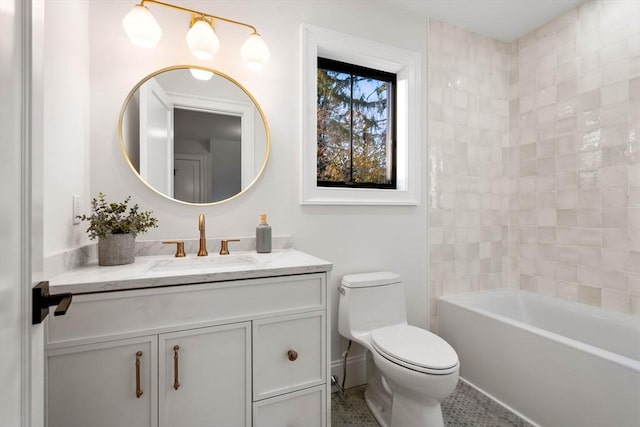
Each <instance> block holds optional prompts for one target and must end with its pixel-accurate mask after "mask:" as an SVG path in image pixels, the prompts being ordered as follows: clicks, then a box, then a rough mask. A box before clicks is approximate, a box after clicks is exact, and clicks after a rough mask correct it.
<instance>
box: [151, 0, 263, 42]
mask: <svg viewBox="0 0 640 427" xmlns="http://www.w3.org/2000/svg"><path fill="white" fill-rule="evenodd" d="M145 3H153V4H157V5H160V6H164V7H168V8H170V9H176V10H180V11H182V12H187V13H191V14H195V15H200V16H202V17H204V18H210V19H217V20H220V21H224V22H228V23H230V24H235V25H240V26H242V27H246V28H249V29H250V30H251V31H252V34H258V30H257V29H256V27H254V26H253V25H249V24H245V23H244V22H240V21H234V20H233V19H227V18H223V17H222V16H216V15H211V14H209V13H205V12H200V11H199V10H194V9H189V8H186V7H182V6H177V5H175V4H171V3H166V2H162V1H158V0H141V1H140V6H144V4H145Z"/></svg>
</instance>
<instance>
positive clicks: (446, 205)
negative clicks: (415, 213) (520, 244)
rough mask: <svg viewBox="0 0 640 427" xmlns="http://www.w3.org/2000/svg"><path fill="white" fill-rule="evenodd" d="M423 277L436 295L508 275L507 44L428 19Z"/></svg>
mask: <svg viewBox="0 0 640 427" xmlns="http://www.w3.org/2000/svg"><path fill="white" fill-rule="evenodd" d="M428 43H429V47H428V49H429V56H428V67H429V106H428V108H429V122H428V124H429V252H430V255H429V256H430V263H429V276H430V285H431V293H430V295H431V324H432V329H435V328H436V320H437V318H436V314H437V313H436V307H435V301H436V298H437V297H438V296H440V295H447V294H452V293H460V292H468V291H474V290H479V289H488V288H495V287H500V286H502V285H503V283H504V277H503V276H504V274H505V273H506V272H507V271H508V270H506V269H505V268H504V267H505V262H506V261H507V260H508V258H507V257H506V255H507V244H508V227H507V225H508V197H507V193H506V187H505V186H506V183H507V181H506V172H507V170H506V168H505V164H504V162H503V152H504V151H505V150H507V145H508V135H509V74H508V70H509V46H508V45H507V44H505V43H502V42H498V41H495V40H492V39H489V38H486V37H482V36H479V35H476V34H473V33H469V32H466V31H463V30H460V29H458V28H456V27H453V26H450V25H448V24H444V23H441V22H438V21H434V20H432V21H430V22H429V41H428Z"/></svg>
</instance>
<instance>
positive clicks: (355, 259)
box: [46, 0, 429, 360]
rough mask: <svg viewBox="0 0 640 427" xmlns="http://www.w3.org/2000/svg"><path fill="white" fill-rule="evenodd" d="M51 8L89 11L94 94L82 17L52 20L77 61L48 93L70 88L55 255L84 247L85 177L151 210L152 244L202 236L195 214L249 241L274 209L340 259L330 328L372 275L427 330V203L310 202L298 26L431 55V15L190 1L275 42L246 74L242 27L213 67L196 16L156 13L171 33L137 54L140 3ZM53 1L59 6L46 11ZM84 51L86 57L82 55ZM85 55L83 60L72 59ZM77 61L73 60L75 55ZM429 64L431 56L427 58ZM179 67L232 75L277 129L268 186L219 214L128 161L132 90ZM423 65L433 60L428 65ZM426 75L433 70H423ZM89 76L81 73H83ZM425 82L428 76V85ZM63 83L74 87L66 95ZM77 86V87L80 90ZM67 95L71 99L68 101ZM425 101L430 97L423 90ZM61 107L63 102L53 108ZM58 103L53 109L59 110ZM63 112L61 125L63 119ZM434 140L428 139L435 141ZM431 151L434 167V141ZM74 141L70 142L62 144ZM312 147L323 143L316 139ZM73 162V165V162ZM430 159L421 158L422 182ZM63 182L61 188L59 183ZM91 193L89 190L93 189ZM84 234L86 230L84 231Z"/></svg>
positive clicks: (57, 47) (52, 204)
mask: <svg viewBox="0 0 640 427" xmlns="http://www.w3.org/2000/svg"><path fill="white" fill-rule="evenodd" d="M51 3H52V4H53V5H54V6H52V9H54V8H55V9H58V10H61V9H64V11H65V13H68V12H69V11H70V10H75V11H77V12H78V13H80V11H82V10H83V8H86V7H88V8H89V22H88V31H89V69H90V82H89V84H90V87H89V90H88V91H87V90H86V80H85V77H86V76H85V75H84V74H82V72H80V73H78V70H84V72H86V68H83V65H84V66H85V67H86V62H85V58H84V56H83V55H84V53H83V52H85V51H84V50H83V49H84V48H85V46H83V42H82V40H84V37H82V36H81V37H74V40H75V41H74V40H66V39H64V40H63V39H62V36H64V35H65V34H67V33H71V32H70V31H68V30H66V31H67V33H65V32H64V31H62V29H66V28H69V27H68V26H69V25H71V23H74V22H75V23H76V25H82V24H81V23H82V22H86V21H82V20H78V21H75V20H74V19H75V18H73V16H71V15H65V16H62V14H54V12H55V11H52V14H51V15H50V16H49V17H48V19H49V20H50V21H52V22H51V25H52V26H55V27H56V28H57V29H58V28H59V29H60V30H61V31H59V32H56V34H57V36H58V37H59V39H56V41H55V43H54V40H51V46H50V48H49V49H47V51H48V52H49V53H50V55H51V58H50V62H54V61H55V62H57V61H60V63H62V62H67V63H72V64H78V63H80V64H78V65H77V66H75V67H69V66H66V67H64V69H51V70H50V74H49V75H48V77H47V78H48V80H47V83H48V84H47V87H48V88H49V90H50V91H52V92H55V91H60V92H63V91H64V92H63V93H58V94H56V96H55V98H50V101H49V102H50V103H49V104H48V105H51V106H52V105H55V107H56V108H55V109H53V108H51V111H50V114H51V115H52V117H51V120H50V123H49V127H48V128H47V138H48V139H49V140H50V141H54V142H56V146H58V147H57V149H53V150H51V152H47V157H46V161H47V165H48V169H49V170H50V171H49V172H48V176H49V177H50V181H51V185H49V188H48V190H47V194H48V195H47V199H46V208H47V211H49V212H51V215H52V216H51V217H50V218H49V219H48V220H47V224H46V231H47V235H46V242H47V247H48V248H49V250H50V251H51V250H54V249H58V248H70V247H73V246H75V245H76V242H77V239H75V238H73V236H75V234H74V233H75V232H74V229H73V228H72V226H71V225H70V217H71V215H70V213H68V210H69V206H70V200H71V194H72V193H74V192H81V191H83V190H84V189H83V188H82V187H80V186H79V184H78V182H79V181H78V180H81V181H82V182H84V183H86V182H87V181H89V182H90V192H89V195H90V196H91V195H95V194H96V193H97V192H98V191H102V192H105V193H106V194H107V195H108V197H109V198H110V199H123V198H124V197H126V196H127V195H129V194H131V195H132V196H133V198H134V200H135V201H136V202H137V203H139V204H140V205H141V207H142V208H143V209H153V210H154V212H155V214H156V215H157V217H158V218H159V222H160V226H159V228H158V229H156V230H152V232H150V233H148V234H146V235H144V236H142V238H143V239H151V240H156V239H169V238H194V237H196V236H197V232H198V230H197V216H198V214H199V213H201V212H202V213H204V214H206V215H207V226H208V227H207V235H208V236H209V237H237V236H251V235H253V233H254V229H255V226H256V224H257V223H258V215H259V213H260V212H267V213H268V215H269V223H270V224H271V226H272V227H273V230H274V234H277V235H283V234H290V235H293V236H294V240H295V247H296V248H298V249H300V250H302V251H305V252H308V253H310V254H313V255H316V256H318V257H321V258H324V259H327V260H329V261H332V262H333V263H334V270H333V272H332V275H331V283H330V286H329V289H330V294H329V300H330V304H331V305H332V306H333V308H332V319H331V321H332V323H333V324H334V325H335V324H336V322H337V300H338V298H337V295H338V293H337V291H336V287H337V286H338V284H339V280H340V278H341V276H343V275H344V274H347V273H354V272H359V271H372V270H392V271H395V272H397V273H400V274H401V275H402V276H403V277H404V279H405V281H406V284H407V302H408V313H409V320H410V322H412V323H414V324H417V325H420V326H423V327H426V326H428V321H429V320H428V319H429V308H428V303H427V300H428V291H427V264H426V260H427V249H426V248H427V213H426V199H425V198H424V196H423V198H422V203H421V204H420V206H414V207H397V206H396V207H393V206H385V207H348V206H336V207H331V206H304V207H303V206H301V205H300V204H299V188H298V185H299V184H298V181H299V168H300V164H299V163H300V162H299V157H300V144H301V141H300V136H299V135H300V132H301V130H300V126H301V123H300V121H301V119H300V117H301V113H300V93H301V91H300V84H301V83H300V82H301V76H300V71H299V70H300V36H299V34H300V24H301V23H303V22H306V23H310V24H313V25H317V26H321V27H325V28H329V29H332V30H336V31H340V32H344V33H349V34H353V35H357V36H359V37H364V38H369V39H372V40H374V41H380V42H383V43H386V44H390V45H397V46H399V47H402V48H405V49H409V50H413V51H417V52H422V53H423V54H424V57H425V58H426V23H425V21H424V19H422V18H418V17H415V16H412V15H410V14H407V13H405V12H399V11H397V10H396V9H395V8H393V7H391V6H387V5H381V4H376V3H374V2H366V3H363V2H361V1H341V2H326V1H233V2H232V1H226V2H216V3H211V2H205V1H186V0H185V1H180V2H179V3H180V4H181V5H183V6H185V7H191V8H195V9H201V10H204V11H206V12H209V13H212V14H217V15H221V16H225V17H228V18H231V19H237V20H241V21H244V22H249V23H251V24H253V25H255V26H256V27H257V28H258V30H259V31H260V33H261V34H262V35H263V37H264V39H265V40H266V42H267V43H268V46H269V49H270V51H271V61H270V62H269V64H268V66H267V67H266V68H265V69H264V70H263V71H261V72H255V71H250V70H248V69H246V68H245V66H244V65H243V64H242V63H241V60H240V58H239V54H238V51H239V47H240V45H241V43H242V42H243V41H244V38H245V37H246V32H245V30H244V29H242V28H240V27H234V26H229V25H225V24H224V23H219V24H218V25H217V26H216V31H217V32H218V36H219V38H220V40H221V47H220V51H219V52H218V55H217V57H216V58H215V59H214V60H213V61H209V62H205V61H200V60H196V59H195V58H193V57H192V56H191V54H190V53H189V51H188V49H187V47H186V44H185V42H184V34H185V32H186V30H187V23H188V16H187V15H186V14H182V13H178V12H176V11H172V10H169V9H165V8H161V7H158V6H154V5H149V8H150V9H151V10H152V12H153V14H154V15H155V16H156V18H157V20H158V21H159V23H160V25H161V26H162V28H163V33H164V34H163V38H162V40H161V41H160V43H159V44H158V46H157V47H156V48H155V49H154V50H143V49H139V48H137V47H135V46H133V45H132V44H131V43H130V42H129V41H128V39H127V38H126V35H125V33H124V31H123V29H122V25H121V21H122V18H123V16H124V15H125V14H126V13H127V12H128V10H129V9H130V8H131V7H132V6H133V4H134V2H132V1H131V0H126V1H119V0H118V1H114V0H92V1H91V2H85V1H81V0H78V1H66V2H61V3H60V4H58V2H51ZM48 5H49V3H48ZM78 52H80V53H78ZM73 55H79V58H78V59H73V58H71V56H73ZM68 56H69V58H67V57H68ZM425 61H426V60H425ZM176 64H198V65H204V66H209V67H212V68H215V69H218V70H220V71H222V72H224V73H226V74H229V75H231V76H233V77H234V78H235V79H237V80H238V81H239V82H240V83H242V84H243V85H244V86H245V87H246V88H248V90H249V91H251V92H252V93H253V95H254V96H255V97H256V99H257V101H258V102H259V103H260V105H261V106H262V108H263V109H264V112H265V114H266V117H267V119H268V122H269V127H270V131H271V144H272V145H271V156H270V159H269V163H268V165H267V167H266V169H265V171H264V174H263V176H262V177H261V179H260V180H259V181H258V182H257V183H256V185H255V186H254V187H253V188H251V189H250V190H249V191H248V192H247V193H246V194H244V195H242V196H241V197H238V198H237V199H235V200H232V201H230V202H227V203H224V204H221V205H217V206H209V207H195V206H185V205H182V204H178V203H175V202H171V201H169V200H166V199H164V198H162V197H161V196H159V195H157V194H156V193H154V192H153V191H151V190H150V189H148V188H147V187H146V186H145V185H144V184H142V183H141V182H140V181H139V180H138V179H137V178H136V177H135V176H134V174H133V172H132V171H131V170H130V168H129V167H128V165H127V163H126V161H125V160H124V158H123V156H122V153H121V150H120V144H119V141H118V137H117V135H118V130H117V120H118V115H119V113H120V109H121V106H122V103H123V101H124V99H125V97H126V96H127V94H128V92H129V90H130V89H131V88H132V87H133V86H134V85H135V84H136V83H137V82H138V81H139V80H140V79H141V78H143V77H144V76H146V75H147V74H149V73H150V72H152V71H154V70H157V69H160V68H163V67H166V66H170V65H176ZM423 65H425V64H423ZM423 69H426V67H424V66H423ZM77 74H80V75H77ZM424 77H425V76H423V78H424ZM60 82H65V83H69V84H65V85H63V86H64V88H63V87H60V86H61V85H60ZM72 82H73V83H74V85H71V84H70V83H72ZM422 87H426V85H423V86H422ZM63 95H64V96H63ZM423 97H425V96H424V94H423ZM54 99H55V102H54ZM87 99H90V110H89V116H90V127H89V129H86V128H84V127H83V125H84V124H86V114H87V109H86V103H87ZM51 103H53V104H51ZM58 113H60V117H56V118H55V120H54V117H53V115H54V114H58ZM87 131H88V132H89V138H88V141H89V142H90V162H89V166H90V167H89V168H88V169H89V170H88V173H86V174H83V171H84V167H85V159H84V156H83V152H84V146H83V144H82V143H83V142H84V141H86V139H84V138H83V136H85V135H86V132H87ZM425 141H426V136H425ZM425 141H423V153H424V154H423V155H422V156H421V158H423V159H426V149H425V148H424V147H425V145H426V142H425ZM63 142H64V144H70V145H64V146H63ZM308 143H314V141H308ZM63 160H64V161H63ZM425 171H426V161H424V160H423V162H422V177H423V182H424V181H425V180H426V174H425ZM54 179H55V181H54ZM83 194H84V192H83ZM83 229H84V227H82V230H83ZM333 330H334V333H333V339H332V349H333V359H334V360H336V359H339V356H340V354H341V352H342V351H343V349H344V343H342V342H341V341H340V338H339V336H338V334H337V332H336V327H335V326H334V327H333Z"/></svg>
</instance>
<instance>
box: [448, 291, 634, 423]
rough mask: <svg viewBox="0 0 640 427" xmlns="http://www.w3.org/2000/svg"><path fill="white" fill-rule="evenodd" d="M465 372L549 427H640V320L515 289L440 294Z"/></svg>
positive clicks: (486, 389)
mask: <svg viewBox="0 0 640 427" xmlns="http://www.w3.org/2000/svg"><path fill="white" fill-rule="evenodd" d="M438 332H439V334H440V335H441V336H442V337H443V338H444V339H445V340H447V341H448V342H449V343H450V344H451V345H452V346H453V348H454V349H455V350H456V351H457V352H458V356H459V358H460V376H461V377H462V378H463V379H464V380H465V381H467V382H469V383H470V384H471V385H472V386H474V387H476V388H478V389H479V390H480V391H482V392H484V393H486V394H487V395H489V396H490V397H491V398H493V399H494V400H496V401H498V402H500V403H502V404H503V405H505V406H506V407H508V408H509V409H511V410H512V411H514V412H516V413H517V414H519V415H521V416H522V417H524V418H525V419H527V420H529V421H530V422H532V423H534V424H538V425H540V426H544V427H640V318H638V317H635V316H631V315H626V314H620V313H614V312H607V311H604V310H602V309H599V308H596V307H591V306H587V305H584V304H578V303H572V302H567V301H562V300H559V299H556V298H550V297H545V296H541V295H537V294H534V293H530V292H526V291H520V290H515V289H499V290H490V291H481V292H475V293H470V294H464V295H455V296H446V297H440V298H438Z"/></svg>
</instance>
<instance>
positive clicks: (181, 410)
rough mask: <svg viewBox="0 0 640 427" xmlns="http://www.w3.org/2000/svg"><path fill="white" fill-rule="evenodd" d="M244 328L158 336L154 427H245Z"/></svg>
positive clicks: (247, 334) (247, 344)
mask: <svg viewBox="0 0 640 427" xmlns="http://www.w3.org/2000/svg"><path fill="white" fill-rule="evenodd" d="M250 327H251V323H250V322H243V323H235V324H231V325H223V326H214V327H210V328H199V329H191V330H188V331H181V332H175V333H170V334H163V335H160V338H159V345H158V347H159V350H160V358H159V364H160V367H159V370H160V371H159V372H160V373H159V386H160V391H159V397H160V400H159V408H160V416H159V420H160V423H159V425H160V427H176V426H180V427H201V426H212V427H213V426H215V427H249V426H251V350H250V349H251V330H250Z"/></svg>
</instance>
